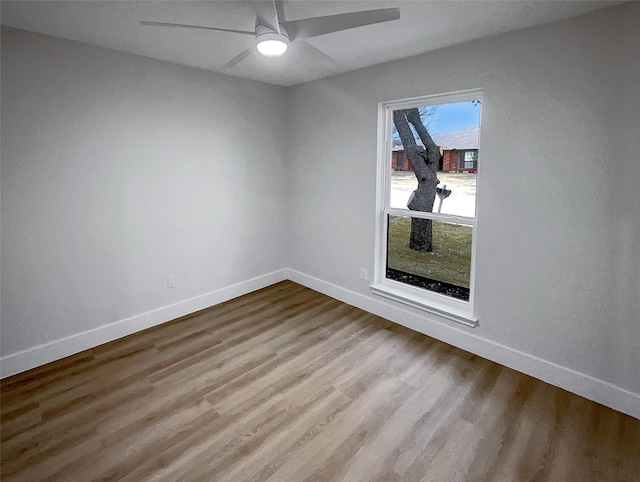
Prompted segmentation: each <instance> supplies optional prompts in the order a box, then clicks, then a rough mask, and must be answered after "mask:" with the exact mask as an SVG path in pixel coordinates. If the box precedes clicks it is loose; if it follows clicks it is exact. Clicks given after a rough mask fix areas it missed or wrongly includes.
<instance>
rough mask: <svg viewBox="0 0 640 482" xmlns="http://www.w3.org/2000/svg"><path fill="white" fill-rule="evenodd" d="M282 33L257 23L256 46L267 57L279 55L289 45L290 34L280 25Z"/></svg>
mask: <svg viewBox="0 0 640 482" xmlns="http://www.w3.org/2000/svg"><path fill="white" fill-rule="evenodd" d="M279 27H280V33H278V32H276V31H275V30H273V29H272V28H270V27H266V26H264V25H256V47H257V48H258V52H260V53H261V54H262V55H264V56H265V57H279V56H280V55H282V54H284V53H285V52H286V51H287V48H288V47H289V36H288V35H287V31H286V30H285V28H284V27H283V26H282V25H280V26H279Z"/></svg>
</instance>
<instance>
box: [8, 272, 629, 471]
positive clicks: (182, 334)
mask: <svg viewBox="0 0 640 482" xmlns="http://www.w3.org/2000/svg"><path fill="white" fill-rule="evenodd" d="M0 388H1V391H2V392H1V395H2V424H1V439H2V459H1V460H2V462H1V467H0V468H1V474H2V480H6V481H29V482H31V481H74V482H77V481H90V480H128V481H136V482H138V481H146V480H159V481H160V480H162V481H176V480H188V481H264V480H269V481H296V482H297V481H339V480H343V481H385V482H387V481H389V482H393V481H446V482H449V481H544V480H549V481H568V482H573V481H576V482H583V481H590V480H602V481H639V480H640V421H639V420H637V419H634V418H632V417H629V416H626V415H623V414H621V413H619V412H616V411H614V410H611V409H608V408H606V407H603V406H601V405H598V404H596V403H593V402H590V401H588V400H586V399H584V398H581V397H579V396H577V395H573V394H571V393H568V392H566V391H564V390H561V389H559V388H555V387H552V386H551V385H548V384H546V383H543V382H540V381H538V380H535V379H533V378H530V377H528V376H525V375H522V374H520V373H517V372H515V371H513V370H510V369H507V368H504V367H501V366H499V365H497V364H495V363H492V362H489V361H487V360H484V359H482V358H479V357H476V356H474V355H471V354H469V353H467V352H464V351H462V350H459V349H456V348H453V347H451V346H449V345H446V344H444V343H441V342H438V341H436V340H434V339H432V338H428V337H426V336H424V335H421V334H419V333H415V332H412V331H410V330H408V329H406V328H403V327H401V326H398V325H395V324H393V323H391V322H388V321H385V320H382V319H380V318H378V317H376V316H373V315H371V314H368V313H365V312H363V311H361V310H359V309H357V308H353V307H351V306H348V305H345V304H343V303H341V302H339V301H336V300H333V299H331V298H328V297H326V296H324V295H321V294H318V293H316V292H313V291H311V290H308V289H306V288H303V287H301V286H299V285H296V284H294V283H291V282H283V283H279V284H277V285H274V286H271V287H269V288H266V289H264V290H261V291H257V292H255V293H252V294H249V295H246V296H243V297H241V298H238V299H235V300H232V301H229V302H227V303H224V304H221V305H218V306H215V307H213V308H210V309H208V310H205V311H202V312H199V313H197V314H194V315H191V316H189V317H185V318H181V319H179V320H176V321H173V322H170V323H167V324H165V325H162V326H159V327H155V328H152V329H149V330H147V331H145V332H142V333H138V334H135V335H132V336H129V337H127V338H124V339H121V340H118V341H115V342H113V343H108V344H106V345H103V346H100V347H97V348H94V349H92V350H88V351H85V352H83V353H80V354H78V355H75V356H72V357H69V358H67V359H64V360H61V361H58V362H54V363H51V364H49V365H46V366H44V367H40V368H37V369H34V370H31V371H29V372H26V373H23V374H20V375H16V376H14V377H11V378H8V379H5V380H3V381H2V383H1V386H0Z"/></svg>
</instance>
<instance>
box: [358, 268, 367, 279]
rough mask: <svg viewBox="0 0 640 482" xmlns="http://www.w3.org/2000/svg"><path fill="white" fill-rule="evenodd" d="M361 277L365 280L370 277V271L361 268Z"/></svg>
mask: <svg viewBox="0 0 640 482" xmlns="http://www.w3.org/2000/svg"><path fill="white" fill-rule="evenodd" d="M360 279H362V280H365V281H367V280H368V279H369V273H367V268H360Z"/></svg>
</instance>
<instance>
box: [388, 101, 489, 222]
mask: <svg viewBox="0 0 640 482" xmlns="http://www.w3.org/2000/svg"><path fill="white" fill-rule="evenodd" d="M399 122H400V123H401V125H400V126H398V125H396V124H398V123H399ZM479 126H480V102H479V101H477V100H468V101H464V102H453V103H446V104H437V105H424V106H419V107H416V108H412V109H402V110H397V111H394V112H393V124H392V127H393V129H392V130H393V132H392V142H391V153H392V154H391V160H390V161H389V164H388V165H389V166H390V167H391V170H392V172H391V186H390V199H389V206H390V207H391V208H399V209H407V208H409V209H412V208H410V207H409V206H408V204H409V201H410V199H411V195H412V193H414V191H416V190H417V189H418V187H419V179H420V184H421V186H420V190H418V191H416V195H422V196H424V193H425V192H428V193H429V194H428V196H429V197H430V200H429V201H428V202H427V203H426V204H427V205H430V206H431V207H429V208H427V209H418V210H426V211H430V212H440V213H443V214H453V215H457V216H466V217H475V204H476V171H477V169H478V136H479V129H480V128H479ZM425 134H426V135H425ZM425 144H428V145H425ZM416 149H417V150H418V151H421V155H420V154H416ZM401 156H402V157H403V158H404V163H403V167H400V165H399V164H398V162H397V160H398V159H399V158H400V157H401ZM394 159H395V160H396V162H395V163H394V162H393V160H394ZM401 169H402V170H401ZM425 187H426V189H425ZM436 189H438V193H437V194H436ZM423 201H424V199H423ZM422 204H423V205H424V202H423V203H422Z"/></svg>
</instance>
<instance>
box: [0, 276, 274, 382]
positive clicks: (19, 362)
mask: <svg viewBox="0 0 640 482" xmlns="http://www.w3.org/2000/svg"><path fill="white" fill-rule="evenodd" d="M285 279H286V270H284V269H282V270H278V271H274V272H272V273H268V274H266V275H263V276H258V277H256V278H252V279H250V280H247V281H243V282H241V283H237V284H234V285H231V286H227V287H225V288H222V289H219V290H216V291H211V292H209V293H205V294H203V295H199V296H195V297H193V298H189V299H187V300H184V301H180V302H178V303H174V304H172V305H168V306H163V307H162V308H158V309H156V310H152V311H147V312H146V313H142V314H139V315H135V316H131V317H129V318H125V319H123V320H119V321H116V322H114V323H110V324H108V325H104V326H101V327H99V328H95V329H93V330H89V331H85V332H82V333H78V334H75V335H71V336H68V337H66V338H62V339H60V340H55V341H52V342H49V343H45V344H43V345H39V346H36V347H33V348H29V349H28V350H23V351H20V352H16V353H11V354H9V355H6V356H4V357H2V358H0V375H1V378H5V377H8V376H11V375H15V374H16V373H20V372H23V371H26V370H30V369H31V368H35V367H38V366H41V365H44V364H46V363H49V362H52V361H55V360H60V359H61V358H64V357H67V356H69V355H73V354H76V353H80V352H81V351H84V350H87V349H89V348H94V347H96V346H98V345H102V344H103V343H107V342H110V341H113V340H117V339H118V338H122V337H123V336H127V335H131V334H133V333H136V332H138V331H142V330H146V329H147V328H151V327H152V326H156V325H160V324H162V323H166V322H167V321H171V320H174V319H176V318H179V317H181V316H184V315H188V314H190V313H193V312H195V311H199V310H202V309H204V308H208V307H210V306H213V305H217V304H219V303H223V302H225V301H228V300H230V299H232V298H237V297H238V296H242V295H245V294H247V293H251V292H252V291H256V290H259V289H261V288H265V287H267V286H270V285H272V284H275V283H278V282H280V281H284V280H285Z"/></svg>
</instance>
